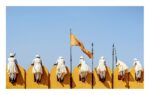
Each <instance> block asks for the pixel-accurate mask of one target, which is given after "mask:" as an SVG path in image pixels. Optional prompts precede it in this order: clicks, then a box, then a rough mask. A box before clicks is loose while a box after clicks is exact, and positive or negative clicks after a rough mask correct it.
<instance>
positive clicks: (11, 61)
mask: <svg viewBox="0 0 150 95" xmlns="http://www.w3.org/2000/svg"><path fill="white" fill-rule="evenodd" d="M17 64H18V63H17V59H16V58H15V53H10V54H9V58H8V66H7V70H8V71H7V72H8V74H9V81H10V82H11V83H15V82H16V81H17V75H18V67H17Z"/></svg>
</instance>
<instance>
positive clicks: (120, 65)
mask: <svg viewBox="0 0 150 95" xmlns="http://www.w3.org/2000/svg"><path fill="white" fill-rule="evenodd" d="M117 64H118V65H119V72H122V71H125V70H128V66H127V65H126V64H125V63H124V62H122V61H120V60H118V61H117Z"/></svg>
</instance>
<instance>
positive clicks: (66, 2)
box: [0, 0, 150, 95]
mask: <svg viewBox="0 0 150 95" xmlns="http://www.w3.org/2000/svg"><path fill="white" fill-rule="evenodd" d="M94 1H95V2H94ZM108 1H109V2H108ZM6 6H144V69H145V72H144V74H145V80H144V89H138V90H135V89H127V90H125V89H67V90H66V89H65V90H63V89H21V90H20V89H19V90H18V89H17V90H16V89H12V90H10V89H6V70H5V69H6ZM149 9H150V7H149V2H148V0H147V1H146V0H145V1H144V0H124V1H123V0H107V1H106V0H74V1H73V0H53V1H51V0H45V2H44V0H7V1H6V0H3V1H0V71H1V72H0V76H1V78H0V95H21V94H25V95H31V94H34V95H42V94H44V95H72V94H74V95H143V94H144V95H146V94H147V93H148V89H149V87H150V86H149V84H150V81H149V80H150V75H149V73H150V71H149V68H148V67H150V61H149V59H150V58H149V56H150V44H149V40H150V37H149V35H150V33H149V31H150V13H149Z"/></svg>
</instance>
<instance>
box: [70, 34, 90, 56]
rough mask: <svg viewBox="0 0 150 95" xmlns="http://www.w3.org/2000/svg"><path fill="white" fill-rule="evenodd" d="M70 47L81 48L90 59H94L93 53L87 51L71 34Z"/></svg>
mask: <svg viewBox="0 0 150 95" xmlns="http://www.w3.org/2000/svg"><path fill="white" fill-rule="evenodd" d="M70 45H71V46H79V47H80V49H81V50H82V51H83V52H84V53H85V54H86V55H87V56H88V57H89V58H93V55H92V53H91V52H90V51H89V50H87V49H86V48H85V47H84V45H83V44H82V42H80V41H79V40H78V39H77V38H76V37H75V36H74V35H73V34H72V33H70Z"/></svg>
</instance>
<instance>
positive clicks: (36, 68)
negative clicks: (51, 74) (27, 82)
mask: <svg viewBox="0 0 150 95" xmlns="http://www.w3.org/2000/svg"><path fill="white" fill-rule="evenodd" d="M32 65H33V69H32V72H33V74H34V81H35V82H37V83H39V82H40V81H41V77H42V74H43V70H42V60H41V58H40V55H38V54H37V55H36V56H35V58H34V59H33V61H32Z"/></svg>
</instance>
